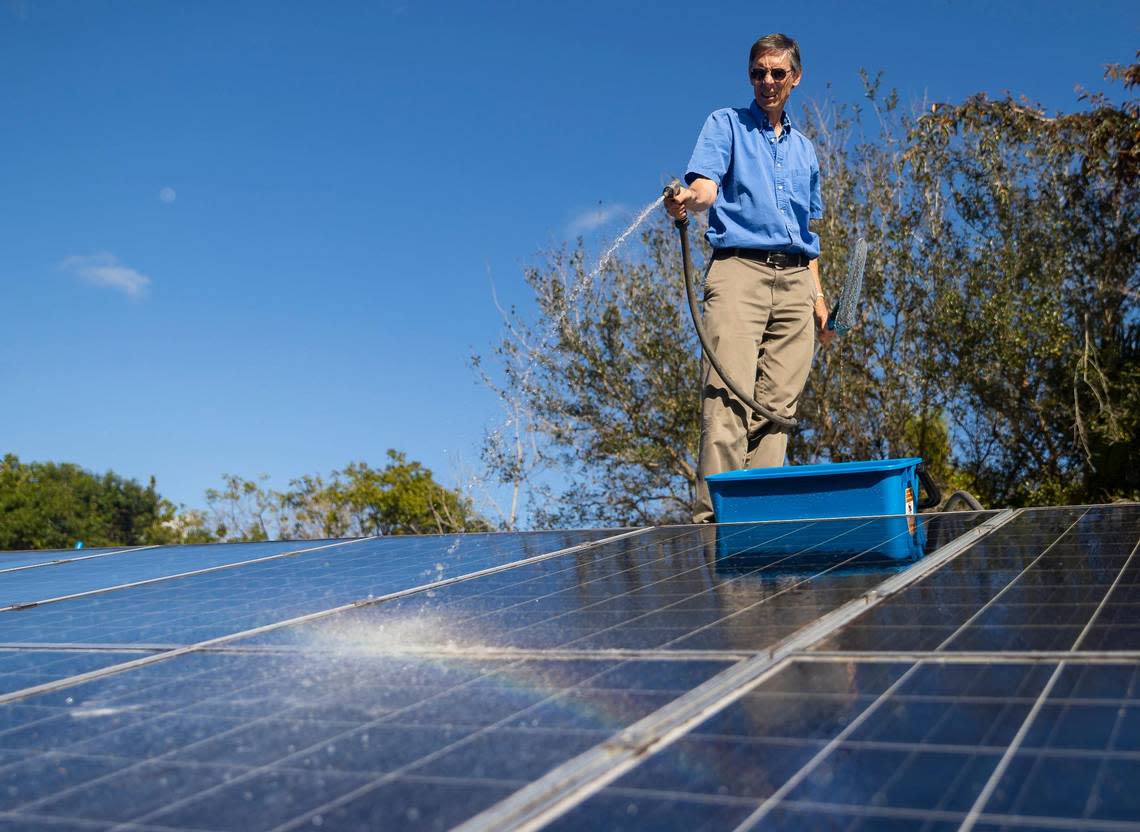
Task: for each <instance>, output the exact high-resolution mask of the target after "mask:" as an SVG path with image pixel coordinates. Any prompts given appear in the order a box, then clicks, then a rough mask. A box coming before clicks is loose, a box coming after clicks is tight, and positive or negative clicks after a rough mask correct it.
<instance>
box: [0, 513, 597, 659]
mask: <svg viewBox="0 0 1140 832" xmlns="http://www.w3.org/2000/svg"><path fill="white" fill-rule="evenodd" d="M607 534H610V533H609V532H605V531H571V532H556V533H536V534H522V535H508V536H501V535H466V536H454V535H452V536H442V537H423V538H402V539H401V538H374V539H366V540H360V541H346V542H344V543H343V544H342V545H338V546H327V545H326V546H323V547H319V548H314V549H310V550H308V551H305V552H303V553H302V554H299V555H297V556H295V557H292V556H289V557H285V556H281V557H272V556H270V557H268V558H267V559H264V560H262V561H261V562H258V563H253V564H246V565H240V566H234V567H232V568H226V569H219V570H215V571H211V572H206V573H204V574H195V575H189V576H183V577H176V575H177V574H178V573H174V575H170V574H169V573H168V575H167V576H166V578H164V577H163V576H153V575H152V576H151V577H150V578H149V580H150V581H151V583H148V584H145V585H126V586H124V585H119V584H116V583H115V582H113V581H109V582H107V583H106V584H105V585H104V587H102V588H101V589H94V590H90V591H89V593H88V594H87V595H84V596H80V597H72V598H68V599H66V600H62V601H58V602H56V603H43V602H41V603H39V605H38V606H34V607H31V608H29V609H17V610H0V644H4V643H28V642H36V643H46V644H50V643H54V644H82V643H92V644H94V643H98V644H187V643H194V642H198V641H204V640H206V639H209V638H216V637H218V636H222V635H226V634H229V633H234V632H238V631H241V630H246V629H250V628H252V627H256V626H261V625H265V624H270V623H273V622H275V621H281V620H283V619H287V618H291V617H294V616H299V615H303V614H306V613H311V612H316V611H320V610H324V609H328V608H329V607H335V606H337V605H338V604H350V603H352V602H354V601H357V600H360V599H362V598H367V597H368V596H369V595H382V594H385V593H389V592H393V591H398V590H402V589H407V588H410V587H414V586H418V585H420V584H424V583H428V582H431V581H439V580H444V579H447V578H450V577H454V576H457V575H462V574H466V573H468V572H472V571H477V570H479V569H485V568H490V567H495V566H502V565H504V564H508V563H511V562H513V561H515V560H519V559H522V558H526V557H530V556H534V555H541V554H542V553H544V552H550V551H553V550H558V549H561V548H567V547H570V546H574V545H579V544H581V543H584V542H589V541H591V540H594V539H597V538H600V537H604V536H606V535H607ZM295 547H296V544H289V546H287V547H286V551H287V552H288V551H296V549H295ZM248 551H249V550H248V549H245V548H244V547H239V552H242V553H245V552H248ZM141 554H143V553H140V555H141ZM234 556H235V557H239V558H240V559H241V560H242V561H244V560H247V559H248V558H247V557H246V556H245V554H238V555H234ZM182 566H183V565H182V564H180V565H179V567H178V568H179V570H181V567H182ZM64 568H65V567H60V569H61V570H62V569H64ZM44 594H47V593H44Z"/></svg>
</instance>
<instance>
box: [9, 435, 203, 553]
mask: <svg viewBox="0 0 1140 832" xmlns="http://www.w3.org/2000/svg"><path fill="white" fill-rule="evenodd" d="M176 518H177V512H176V509H175V506H174V505H173V504H172V503H171V502H169V501H168V500H166V499H164V498H163V497H162V496H161V495H159V493H158V491H157V490H156V488H155V482H154V478H153V477H152V478H151V479H150V482H149V483H148V484H147V485H146V486H142V485H140V484H139V483H138V482H136V481H135V480H130V479H124V478H123V477H120V476H118V475H117V474H115V473H113V472H110V471H108V472H107V473H105V474H95V473H92V472H90V471H86V470H84V469H83V468H80V467H79V466H78V465H73V464H71V463H57V462H29V463H23V462H20V460H19V458H18V457H17V456H16V455H15V454H8V455H6V456H5V457H4V459H3V461H2V462H0V549H58V548H66V547H70V546H74V545H75V543H76V542H77V541H83V543H84V544H85V545H88V546H134V545H145V544H151V543H167V542H180V541H182V540H183V539H194V537H195V536H196V535H197V534H198V532H196V531H189V530H187V535H186V536H183V535H182V534H181V533H180V531H179V529H178V528H177V527H176V524H174V521H175V520H176Z"/></svg>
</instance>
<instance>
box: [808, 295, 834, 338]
mask: <svg viewBox="0 0 1140 832" xmlns="http://www.w3.org/2000/svg"><path fill="white" fill-rule="evenodd" d="M812 314H813V315H814V316H815V331H816V332H817V333H818V334H819V342H820V343H821V344H825V345H826V344H827V343H828V342H830V341H831V339H832V338H834V337H835V330H834V329H828V328H827V316H828V313H827V301H826V300H825V299H824V297H823V295H820V296H819V297H817V298H816V299H815V309H814V310H812Z"/></svg>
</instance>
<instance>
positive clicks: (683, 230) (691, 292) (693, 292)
mask: <svg viewBox="0 0 1140 832" xmlns="http://www.w3.org/2000/svg"><path fill="white" fill-rule="evenodd" d="M679 186H680V185H679V183H678V184H670V185H667V186H666V187H665V195H666V196H669V197H671V196H673V194H674V193H675V192H676V188H678V187H679ZM673 225H675V226H676V227H677V233H678V235H679V236H680V238H681V263H682V265H683V267H684V270H685V293H686V294H687V295H688V298H689V312H690V313H691V314H692V316H693V326H695V327H696V329H697V337H698V338H699V339H700V341H701V348H702V349H703V350H704V351H705V356H706V357H707V358H708V360H709V364H711V365H712V366H713V369H714V370H716V371H717V373H718V374H719V375H720V377H721V378H722V379H724V383H725V384H726V385H728V389H729V390H731V391H732V392H733V393H735V394H736V397H737V398H738V399H740V400H741V401H742V402H744V403H745V404H746V405H748V406H749V407H750V408H752V409H753V410H755V411H756V412H757V413H759V414H760V415H761V416H763V417H764V418H765V419H767V420H768V421H769V422H772V423H774V424H777V425H780V426H781V427H785V428H794V427H795V426H796V420H795V419H787V418H785V417H783V416H778V415H777V414H775V413H773V412H772V411H771V410H769V409H768V408H766V407H764V405H762V404H760V403H759V402H758V401H756V400H755V399H754V398H752V396H749V395H748V394H747V393H745V392H744V391H743V390H741V389H740V386H739V385H738V384H737V383H736V382H735V381H734V380H733V379H732V378H731V377H730V376H729V375H728V372H727V371H726V370H725V369H724V365H723V364H721V363H720V359H718V358H717V357H716V353H715V352H713V348H712V346H711V344H710V343H709V337H708V333H707V332H705V325H704V321H703V320H702V318H701V313H700V312H699V311H698V308H697V307H698V300H697V289H696V287H695V286H694V285H693V264H692V260H691V258H690V256H689V219H688V217H685V218H684V219H680V220H675V221H674V222H673Z"/></svg>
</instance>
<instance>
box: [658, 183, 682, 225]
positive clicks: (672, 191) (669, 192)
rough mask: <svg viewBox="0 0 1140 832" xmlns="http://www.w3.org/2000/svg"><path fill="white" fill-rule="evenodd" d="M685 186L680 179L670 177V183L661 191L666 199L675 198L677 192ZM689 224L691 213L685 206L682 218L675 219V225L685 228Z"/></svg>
mask: <svg viewBox="0 0 1140 832" xmlns="http://www.w3.org/2000/svg"><path fill="white" fill-rule="evenodd" d="M684 187H685V186H684V185H682V184H681V180H680V179H676V178H674V179H670V180H669V184H668V185H666V186H665V188H664V190H662V191H661V195H662V196H663V197H664V198H665V199H673V198H674V197H675V196H677V192H678V191H679V190H681V189H682V188H684ZM688 224H689V213H688V212H687V211H685V210H684V207H682V209H681V218H680V219H676V220H673V225H675V226H677V228H684V227H685V226H687V225H688Z"/></svg>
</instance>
